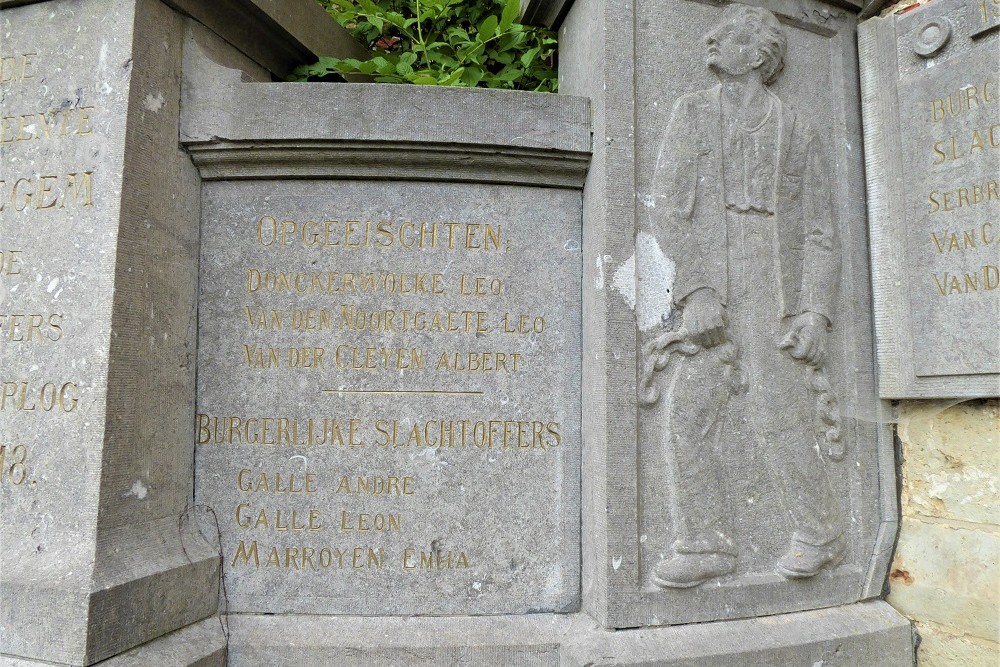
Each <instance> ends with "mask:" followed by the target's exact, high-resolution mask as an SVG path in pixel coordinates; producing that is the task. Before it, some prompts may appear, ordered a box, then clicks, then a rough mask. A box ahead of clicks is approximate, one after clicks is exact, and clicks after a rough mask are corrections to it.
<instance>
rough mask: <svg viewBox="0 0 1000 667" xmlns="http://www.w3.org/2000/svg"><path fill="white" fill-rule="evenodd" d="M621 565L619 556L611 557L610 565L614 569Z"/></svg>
mask: <svg viewBox="0 0 1000 667" xmlns="http://www.w3.org/2000/svg"><path fill="white" fill-rule="evenodd" d="M621 566H622V557H621V556H615V557H614V558H612V559H611V567H613V568H614V569H615V570H617V569H618V568H620V567H621Z"/></svg>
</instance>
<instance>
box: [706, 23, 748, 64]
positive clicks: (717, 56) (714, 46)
mask: <svg viewBox="0 0 1000 667" xmlns="http://www.w3.org/2000/svg"><path fill="white" fill-rule="evenodd" d="M705 44H706V45H707V46H708V66H709V67H710V68H713V69H716V70H719V71H720V72H725V73H726V74H731V75H733V76H739V75H741V74H746V73H747V72H750V71H753V70H754V68H756V67H759V66H760V64H761V62H762V57H761V54H760V49H759V48H758V44H757V35H755V34H754V33H753V32H752V30H751V29H750V26H749V25H747V22H745V21H744V22H738V21H737V20H736V19H735V18H733V17H731V18H728V19H723V21H722V22H721V23H720V24H719V25H718V26H716V27H715V28H714V29H712V30H711V31H710V32H709V33H708V34H707V35H705Z"/></svg>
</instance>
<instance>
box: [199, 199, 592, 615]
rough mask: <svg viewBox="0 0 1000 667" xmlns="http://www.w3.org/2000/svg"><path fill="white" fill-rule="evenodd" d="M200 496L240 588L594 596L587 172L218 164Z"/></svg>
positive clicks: (553, 600)
mask: <svg viewBox="0 0 1000 667" xmlns="http://www.w3.org/2000/svg"><path fill="white" fill-rule="evenodd" d="M203 206H204V208H203V237H202V264H201V290H202V292H201V302H200V316H199V317H200V324H199V353H198V356H199V366H198V369H199V371H198V372H199V407H198V412H199V414H198V417H197V442H198V447H197V458H198V462H197V466H198V474H197V500H198V502H200V503H205V504H207V505H210V506H211V507H213V508H214V509H215V511H216V513H217V514H218V516H219V524H220V527H221V531H222V548H223V556H224V561H225V562H224V566H225V583H226V590H227V595H228V599H229V604H230V609H231V610H233V611H263V612H310V613H318V612H323V613H341V614H390V615H391V614H483V613H524V612H528V611H566V610H571V609H574V608H575V607H576V606H577V605H578V596H579V557H580V556H579V540H580V533H579V511H580V507H579V472H578V471H579V461H580V458H579V457H580V427H579V401H580V394H579V392H580V379H579V378H580V374H579V368H580V360H579V354H580V341H579V338H580V334H579V332H580V311H579V305H578V296H577V295H578V294H579V291H580V241H581V239H580V235H581V230H580V225H579V219H580V194H579V192H577V191H569V190H557V189H542V188H529V187H515V186H501V185H485V184H453V183H429V182H378V181H253V182H215V183H206V186H205V191H204V196H203Z"/></svg>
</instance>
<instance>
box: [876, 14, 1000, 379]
mask: <svg viewBox="0 0 1000 667" xmlns="http://www.w3.org/2000/svg"><path fill="white" fill-rule="evenodd" d="M998 14H1000V5H996V4H994V3H991V2H990V1H989V0H987V1H986V2H975V1H974V0H965V1H962V0H948V1H945V0H942V1H940V2H935V3H933V5H928V6H926V7H921V8H918V9H915V10H913V11H911V12H907V13H905V14H903V15H900V16H894V17H888V18H886V19H878V20H873V21H872V22H870V24H866V27H865V32H864V33H863V36H862V48H865V49H869V50H870V58H871V59H872V60H870V61H869V59H863V62H865V63H866V70H867V72H866V76H865V85H866V102H865V114H866V121H865V126H866V127H865V129H866V132H867V136H868V141H867V142H866V143H867V145H866V157H867V159H868V162H869V169H868V172H869V180H870V183H871V188H870V189H871V193H872V194H871V202H870V206H871V209H872V212H873V215H872V254H873V257H874V258H875V259H874V261H875V267H874V274H875V285H876V288H877V294H878V298H877V300H876V306H877V315H878V317H877V322H878V349H879V355H880V360H881V364H882V367H883V375H884V378H883V386H884V387H883V392H884V393H886V395H891V396H894V397H896V396H935V395H937V396H952V395H954V396H976V395H995V394H997V393H1000V335H998V334H997V322H1000V224H998V222H997V212H998V210H1000V150H997V149H1000V88H998V85H1000V84H998V82H1000V78H998V72H1000V38H998V34H1000V33H998V27H1000V26H998V24H997V15H998Z"/></svg>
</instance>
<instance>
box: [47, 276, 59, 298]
mask: <svg viewBox="0 0 1000 667" xmlns="http://www.w3.org/2000/svg"><path fill="white" fill-rule="evenodd" d="M58 284H59V278H53V279H52V280H51V281H50V282H49V285H48V287H46V288H45V291H46V292H48V293H49V294H52V290H54V289H55V288H56V285H58Z"/></svg>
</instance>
